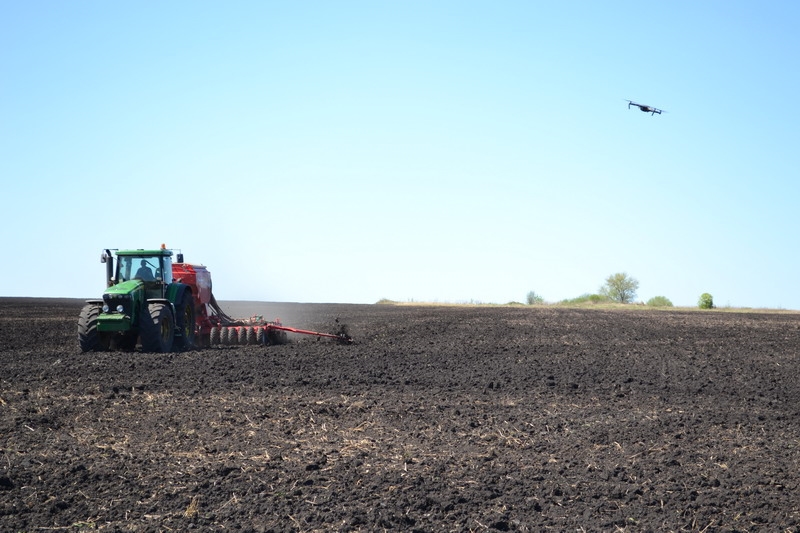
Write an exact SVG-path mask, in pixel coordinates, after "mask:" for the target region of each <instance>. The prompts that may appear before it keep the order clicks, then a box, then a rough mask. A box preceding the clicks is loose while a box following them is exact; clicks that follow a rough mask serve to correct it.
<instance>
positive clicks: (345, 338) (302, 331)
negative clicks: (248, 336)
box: [267, 324, 353, 344]
mask: <svg viewBox="0 0 800 533" xmlns="http://www.w3.org/2000/svg"><path fill="white" fill-rule="evenodd" d="M267 328H269V329H278V330H281V331H288V332H289V333H300V334H301V335H316V336H317V337H328V338H331V339H337V340H338V341H339V342H342V343H344V344H351V343H352V342H353V338H352V337H351V336H350V335H347V334H345V333H342V334H339V335H335V334H333V333H320V332H319V331H309V330H307V329H297V328H291V327H289V326H278V325H276V324H267Z"/></svg>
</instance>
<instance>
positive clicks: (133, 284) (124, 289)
mask: <svg viewBox="0 0 800 533" xmlns="http://www.w3.org/2000/svg"><path fill="white" fill-rule="evenodd" d="M143 285H144V282H143V281H142V280H139V279H131V280H128V281H123V282H122V283H117V284H116V285H112V286H111V287H109V288H107V289H106V290H105V292H104V293H103V294H108V295H111V296H122V295H124V294H131V293H133V292H135V291H136V290H138V289H140V288H141V287H142V286H143Z"/></svg>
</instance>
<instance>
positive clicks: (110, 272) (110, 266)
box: [100, 250, 114, 287]
mask: <svg viewBox="0 0 800 533" xmlns="http://www.w3.org/2000/svg"><path fill="white" fill-rule="evenodd" d="M100 262H101V263H105V264H106V286H107V287H111V286H112V285H113V284H114V256H113V255H111V250H103V253H102V254H100Z"/></svg>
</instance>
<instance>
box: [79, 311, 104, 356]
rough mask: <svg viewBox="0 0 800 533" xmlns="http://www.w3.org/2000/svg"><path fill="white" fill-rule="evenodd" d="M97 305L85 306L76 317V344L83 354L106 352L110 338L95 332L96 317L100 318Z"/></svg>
mask: <svg viewBox="0 0 800 533" xmlns="http://www.w3.org/2000/svg"><path fill="white" fill-rule="evenodd" d="M100 310H101V307H100V305H99V304H86V305H84V306H83V309H81V314H80V316H79V317H78V344H79V345H80V347H81V351H83V352H93V351H98V350H108V347H109V343H110V338H109V337H108V335H104V334H102V333H100V332H98V331H97V317H99V316H100Z"/></svg>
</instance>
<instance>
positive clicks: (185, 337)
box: [175, 292, 195, 350]
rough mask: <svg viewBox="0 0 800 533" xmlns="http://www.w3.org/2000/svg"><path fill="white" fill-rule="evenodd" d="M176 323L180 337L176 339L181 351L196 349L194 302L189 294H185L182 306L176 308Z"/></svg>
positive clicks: (181, 302)
mask: <svg viewBox="0 0 800 533" xmlns="http://www.w3.org/2000/svg"><path fill="white" fill-rule="evenodd" d="M175 315H176V316H175V319H176V320H175V322H176V324H177V326H178V331H179V332H180V334H179V335H180V336H178V337H176V338H175V341H176V344H177V347H178V349H179V350H191V349H192V348H193V347H194V336H195V321H194V301H193V300H192V295H191V294H190V293H188V292H184V293H183V297H182V298H181V301H180V304H179V305H178V306H177V307H176V308H175Z"/></svg>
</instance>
